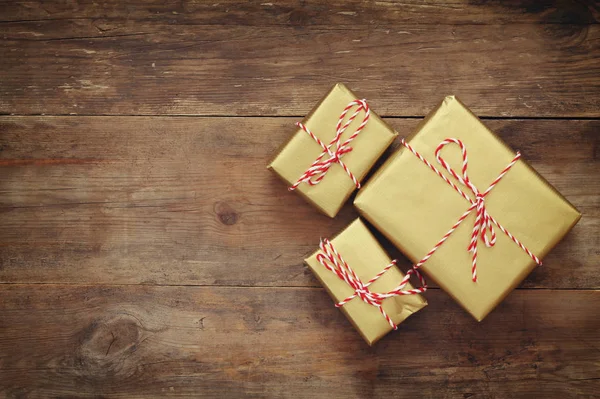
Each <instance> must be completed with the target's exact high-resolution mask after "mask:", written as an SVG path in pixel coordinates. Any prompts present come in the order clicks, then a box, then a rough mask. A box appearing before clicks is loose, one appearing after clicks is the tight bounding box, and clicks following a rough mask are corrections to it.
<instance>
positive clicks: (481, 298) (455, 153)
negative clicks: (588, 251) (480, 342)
mask: <svg viewBox="0 0 600 399" xmlns="http://www.w3.org/2000/svg"><path fill="white" fill-rule="evenodd" d="M467 155H468V156H467ZM354 204H355V206H356V207H357V208H358V210H359V211H360V213H361V214H362V215H363V216H364V217H365V218H366V219H367V220H369V221H370V222H371V223H372V224H373V225H375V227H377V228H378V229H379V230H380V231H381V232H382V233H383V234H384V235H385V236H387V237H388V238H389V239H390V240H391V241H392V242H393V243H394V244H395V245H396V246H397V247H398V248H399V249H400V250H401V251H403V252H404V254H406V256H407V257H408V258H410V259H411V261H413V262H414V264H415V265H414V267H415V268H421V269H422V270H423V271H425V272H426V274H427V275H429V276H430V277H431V278H432V279H433V280H435V281H436V282H437V284H439V286H440V287H441V288H442V289H444V290H445V291H446V292H447V293H448V294H450V295H451V296H452V297H453V298H454V299H455V300H456V301H457V302H458V303H460V304H461V305H462V306H463V307H464V308H465V309H466V310H467V311H468V312H469V313H471V315H473V317H475V318H476V319H477V320H482V319H483V318H484V317H485V316H486V315H487V314H488V313H489V312H490V311H491V310H492V309H493V308H494V307H495V306H496V305H497V304H498V303H499V302H500V301H502V299H503V298H504V297H505V296H506V295H507V294H508V293H509V292H510V291H511V290H512V289H514V288H515V287H516V286H517V285H518V284H519V283H520V282H521V281H522V280H523V279H524V278H525V277H526V276H527V275H528V274H529V273H530V272H531V270H532V269H533V268H534V267H535V266H536V265H538V264H541V261H540V259H541V258H543V257H544V256H545V255H546V254H547V253H548V251H550V249H551V248H552V247H553V246H554V245H555V244H556V243H557V242H558V241H559V240H560V239H561V238H562V237H563V236H564V235H565V234H566V233H567V232H568V231H569V230H570V229H571V228H572V227H573V226H574V225H575V224H576V223H577V221H578V220H579V219H580V217H581V214H580V213H579V212H578V211H577V209H575V208H574V207H573V205H571V204H570V203H569V202H568V201H567V200H566V199H565V198H564V197H563V196H562V195H560V194H559V193H558V192H557V191H556V190H555V189H554V188H553V187H552V186H551V185H550V184H549V183H548V182H546V180H544V179H543V178H542V177H541V176H540V175H538V174H537V173H536V172H535V170H533V169H532V168H531V167H530V166H529V165H528V164H527V163H526V162H525V161H524V160H523V159H521V157H520V154H519V153H517V154H515V153H514V152H513V151H512V150H511V149H510V148H509V147H508V146H507V145H506V144H505V143H504V142H503V141H502V140H501V139H500V138H498V137H497V136H496V135H494V134H493V133H492V132H491V131H490V130H488V129H487V128H486V127H485V126H484V125H483V124H482V123H481V121H479V119H478V118H477V117H476V116H475V115H473V114H472V113H471V112H470V111H469V110H468V109H467V108H466V107H465V106H464V105H463V104H462V103H461V102H460V101H459V100H458V99H457V98H455V97H453V96H450V97H446V98H445V100H444V101H443V102H442V103H441V104H440V105H439V106H438V107H437V108H435V110H433V112H431V113H430V114H429V116H427V117H426V118H425V120H424V121H423V122H422V123H421V124H420V125H419V127H418V128H417V130H416V132H415V133H414V134H413V135H412V136H411V138H410V139H407V140H406V141H403V142H402V146H401V147H400V149H399V150H398V151H397V152H395V153H394V154H393V155H392V156H391V157H390V158H389V159H388V161H387V162H386V163H385V164H384V165H383V166H382V167H381V168H380V169H379V170H378V171H377V173H376V174H375V175H374V176H373V177H372V179H370V181H369V183H368V184H367V185H366V186H365V187H364V188H363V189H362V190H361V191H360V192H359V194H358V195H357V197H356V200H355V201H354ZM486 247H488V248H486ZM492 247H493V248H492Z"/></svg>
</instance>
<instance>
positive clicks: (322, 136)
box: [268, 83, 397, 217]
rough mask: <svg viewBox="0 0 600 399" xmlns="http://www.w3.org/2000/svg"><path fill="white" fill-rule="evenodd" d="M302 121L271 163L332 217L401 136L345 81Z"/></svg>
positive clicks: (291, 184) (292, 186)
mask: <svg viewBox="0 0 600 399" xmlns="http://www.w3.org/2000/svg"><path fill="white" fill-rule="evenodd" d="M296 126H298V130H297V132H296V133H295V134H294V135H293V136H292V137H291V138H290V140H289V141H288V142H287V143H286V144H285V145H284V146H283V147H282V148H281V149H280V150H279V152H278V154H277V156H276V157H275V159H273V161H272V162H271V163H270V164H269V166H268V168H269V169H272V170H273V171H274V172H275V173H276V174H277V175H278V176H279V177H281V179H283V181H285V182H286V184H288V186H289V189H290V190H294V191H297V192H299V193H300V194H301V195H302V196H303V197H304V198H305V199H306V200H308V202H310V203H312V204H313V205H314V206H315V207H317V208H318V209H319V210H320V211H322V212H323V213H325V214H326V215H328V216H330V217H334V216H335V215H336V214H337V213H338V211H339V210H340V208H341V207H342V205H343V204H344V203H345V202H346V201H347V200H348V197H350V195H351V194H352V192H353V191H354V190H355V189H356V188H357V187H358V188H359V187H360V181H361V180H362V179H363V178H364V176H365V175H366V174H367V172H368V171H369V169H371V167H373V165H374V164H375V162H376V161H377V159H378V158H379V157H380V156H381V155H382V154H383V152H384V151H385V149H386V148H387V147H388V146H389V145H390V144H391V143H392V141H393V140H394V138H395V137H396V136H397V133H396V132H395V131H394V130H393V129H392V128H391V127H389V126H388V125H387V124H386V123H385V122H384V121H383V120H381V118H379V117H378V116H377V115H376V114H375V113H374V112H373V111H372V110H371V109H370V108H369V105H368V104H367V102H366V101H365V100H359V99H357V97H356V96H355V95H354V93H352V92H351V91H350V90H349V89H348V88H346V86H344V85H343V84H340V83H338V84H336V85H335V86H333V88H332V89H331V91H330V92H329V93H328V94H327V95H326V96H325V97H324V98H323V99H322V100H321V101H320V102H319V103H318V104H317V105H316V106H315V107H314V108H313V110H312V111H311V112H310V114H308V116H307V117H306V118H304V120H303V121H302V122H301V123H296Z"/></svg>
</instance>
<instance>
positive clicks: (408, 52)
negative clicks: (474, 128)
mask: <svg viewBox="0 0 600 399" xmlns="http://www.w3.org/2000/svg"><path fill="white" fill-rule="evenodd" d="M209 15H210V14H209ZM360 15H361V14H359V16H360ZM170 18H171V17H167V16H165V17H164V18H162V19H139V20H136V19H126V20H124V21H122V20H119V21H111V20H106V21H102V20H101V21H96V20H95V19H87V18H84V19H67V20H64V19H60V18H59V19H56V20H42V21H37V20H34V21H19V22H9V23H3V24H0V37H2V38H3V40H1V41H0V81H1V82H3V85H2V88H1V89H0V113H4V114H21V115H30V114H54V115H65V114H79V115H134V114H139V115H156V114H169V115H180V114H181V115H183V114H186V115H237V116H252V115H263V116H264V115H273V116H285V115H304V114H306V113H307V112H308V111H309V110H310V108H311V107H312V106H313V105H314V104H315V103H316V101H317V100H318V99H319V98H320V97H321V96H322V95H323V93H325V92H326V90H327V89H329V87H330V86H331V85H332V84H333V83H335V82H337V81H342V82H345V83H347V84H349V86H350V87H351V88H352V89H355V90H356V91H357V92H358V93H360V95H361V96H364V97H366V98H368V99H369V100H370V101H371V103H372V105H373V107H374V109H375V110H376V111H378V112H379V113H380V114H382V115H388V116H422V115H425V114H426V113H427V112H428V111H429V110H430V109H431V108H432V107H433V106H434V105H435V104H436V103H437V102H438V101H439V99H440V98H441V97H442V96H443V95H446V94H457V95H459V96H460V97H461V98H462V99H463V100H464V101H465V102H466V103H467V104H469V105H470V106H472V108H473V110H474V111H475V112H476V113H477V114H478V115H482V116H506V117H543V116H561V117H600V63H599V62H598V57H597V56H596V54H597V53H598V50H599V46H600V25H598V24H590V25H586V24H584V25H581V24H579V25H576V24H574V25H561V24H553V25H552V24H514V25H496V24H494V25H443V24H434V25H415V24H412V23H396V24H392V23H388V24H385V23H383V24H376V25H367V26H362V25H360V24H361V22H360V21H357V25H356V26H347V25H331V26H326V27H324V26H306V24H304V23H302V24H301V25H300V26H261V27H254V26H243V25H216V26H207V25H196V24H194V23H190V24H186V23H185V22H182V23H178V21H176V20H175V21H173V20H171V19H170Z"/></svg>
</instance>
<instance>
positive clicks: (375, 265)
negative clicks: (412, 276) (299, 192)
mask: <svg viewBox="0 0 600 399" xmlns="http://www.w3.org/2000/svg"><path fill="white" fill-rule="evenodd" d="M331 243H332V244H333V246H334V247H335V249H336V251H337V252H338V253H340V254H341V256H342V257H343V259H344V261H345V262H346V263H348V265H350V267H351V268H352V269H353V270H354V272H355V273H356V274H357V275H358V277H359V278H360V280H361V281H363V282H367V281H369V280H370V279H372V278H373V277H375V276H376V275H377V274H378V273H379V272H381V271H382V270H383V269H384V268H385V267H386V266H387V265H389V264H390V262H391V261H392V259H391V258H390V257H389V255H388V254H387V253H386V252H385V250H384V249H383V248H382V247H381V245H380V244H379V242H377V239H376V238H375V237H374V236H373V234H371V232H370V231H369V229H368V228H367V227H366V226H365V225H364V223H363V222H362V221H361V220H360V219H356V220H355V221H354V222H352V223H350V225H348V227H346V228H345V229H344V230H343V231H342V232H341V233H339V234H338V235H337V236H336V237H335V238H334V239H332V240H331ZM321 252H322V251H321V249H319V250H317V251H316V252H315V253H313V254H312V255H311V256H310V257H308V258H307V259H305V260H304V262H305V263H306V264H307V265H308V267H309V268H310V269H311V270H312V272H313V273H314V274H315V276H316V277H317V278H318V279H319V281H320V282H321V284H323V286H324V287H325V289H326V290H327V292H328V293H329V295H330V296H331V298H332V299H333V300H334V301H335V303H339V302H341V301H343V300H344V299H345V298H347V297H349V296H350V295H352V294H353V293H354V291H353V289H352V288H351V287H350V286H349V285H348V284H347V283H346V282H345V281H344V280H342V279H340V278H339V277H338V276H337V275H336V274H334V273H333V272H332V271H330V270H328V269H326V268H325V266H323V265H322V264H321V263H320V262H319V261H318V259H317V255H319V253H321ZM403 278H404V274H403V273H402V272H400V270H399V269H398V268H397V267H396V266H395V265H394V266H392V267H391V268H390V269H389V270H388V271H386V272H385V273H384V274H383V275H382V276H381V277H380V278H379V279H378V280H377V281H375V282H374V283H373V284H371V285H370V286H369V290H370V291H371V292H380V293H383V292H387V291H390V290H393V289H394V288H396V287H397V286H398V284H400V282H401V281H402V279H403ZM412 289H413V287H412V286H411V285H410V283H408V284H407V285H406V287H405V288H404V290H407V291H408V290H412ZM381 306H382V307H383V310H385V312H386V313H387V315H388V316H389V317H390V318H391V319H392V321H393V322H394V323H395V324H396V325H398V324H400V323H401V322H402V321H404V320H405V319H406V318H407V317H409V316H410V315H411V314H413V313H415V312H418V311H419V310H420V309H422V308H424V307H425V306H427V301H426V300H425V298H423V297H422V296H421V295H419V294H413V295H398V296H394V297H391V298H387V299H384V300H383V302H382V304H381ZM340 309H341V311H342V312H343V313H344V314H345V315H346V317H347V318H348V320H350V322H351V323H352V325H353V326H354V327H355V328H356V330H358V332H359V333H360V335H361V336H362V337H363V338H364V339H365V341H367V343H368V344H369V345H373V344H374V343H375V342H377V341H378V340H379V339H381V338H382V337H383V336H384V335H386V334H387V333H388V332H390V331H391V330H392V327H391V326H390V324H389V323H388V321H387V320H386V319H385V317H384V316H383V315H382V314H381V312H380V311H379V309H378V308H377V307H376V306H373V305H370V304H367V303H365V302H364V301H362V300H361V299H360V298H359V297H356V298H354V299H352V300H351V301H350V302H348V303H346V304H345V305H343V306H342V307H340Z"/></svg>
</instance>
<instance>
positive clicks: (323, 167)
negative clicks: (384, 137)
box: [289, 99, 371, 191]
mask: <svg viewBox="0 0 600 399" xmlns="http://www.w3.org/2000/svg"><path fill="white" fill-rule="evenodd" d="M354 107H357V108H356V111H355V112H354V113H353V114H352V116H350V118H349V119H348V120H347V121H346V123H343V122H344V118H345V117H346V114H347V113H348V111H350V110H351V109H352V108H354ZM361 111H364V112H365V116H364V118H363V121H362V123H361V124H360V125H359V126H358V127H357V128H356V130H355V131H354V133H352V135H350V137H348V138H347V139H346V141H344V142H343V143H341V144H340V142H341V139H342V134H343V133H344V132H345V131H346V129H347V128H348V126H350V124H351V123H352V122H353V121H354V119H356V117H357V116H358V114H359V113H360V112H361ZM370 116H371V111H370V109H369V105H368V104H367V101H366V100H364V99H363V100H354V101H351V102H350V103H349V104H348V105H347V106H346V108H344V110H343V111H342V113H341V114H340V118H339V120H338V123H337V125H336V127H335V136H334V137H333V139H332V140H331V142H329V145H325V144H324V143H323V142H322V141H321V140H320V139H319V138H318V137H317V136H316V135H315V134H314V133H313V132H311V131H310V130H309V129H308V128H307V127H306V126H305V125H304V124H302V123H300V122H296V126H298V127H299V128H300V129H302V130H304V131H305V132H306V133H308V135H309V136H310V137H311V138H312V139H313V140H314V141H316V142H317V144H319V145H320V146H321V148H322V149H323V152H322V153H321V155H319V156H318V157H317V159H316V160H315V161H314V162H313V163H312V165H310V167H309V168H308V169H307V170H306V171H305V172H304V173H303V174H302V176H300V178H299V179H298V181H296V183H294V184H293V185H292V186H291V187H290V188H289V190H290V191H293V190H295V189H296V188H297V187H298V186H299V185H300V184H301V183H303V182H306V183H308V184H309V185H311V186H314V185H316V184H319V182H320V181H321V180H323V178H324V177H325V175H326V174H327V171H328V170H329V168H330V167H331V165H333V164H334V163H337V164H339V165H340V166H341V167H342V169H344V171H345V172H346V173H347V174H348V176H350V178H351V179H352V181H353V182H354V185H355V186H356V188H360V182H359V181H358V180H357V179H356V177H355V176H354V174H353V173H352V172H351V171H350V169H348V166H346V164H345V163H344V162H343V161H342V156H344V155H345V154H347V153H349V152H350V151H352V147H350V143H351V142H352V140H354V139H355V138H356V136H358V135H359V133H360V132H361V131H362V130H363V129H364V127H365V126H366V124H367V122H369V117H370ZM334 146H335V151H333V148H332V147H334ZM326 155H328V157H327V158H326V159H323V158H324V157H325V156H326Z"/></svg>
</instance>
